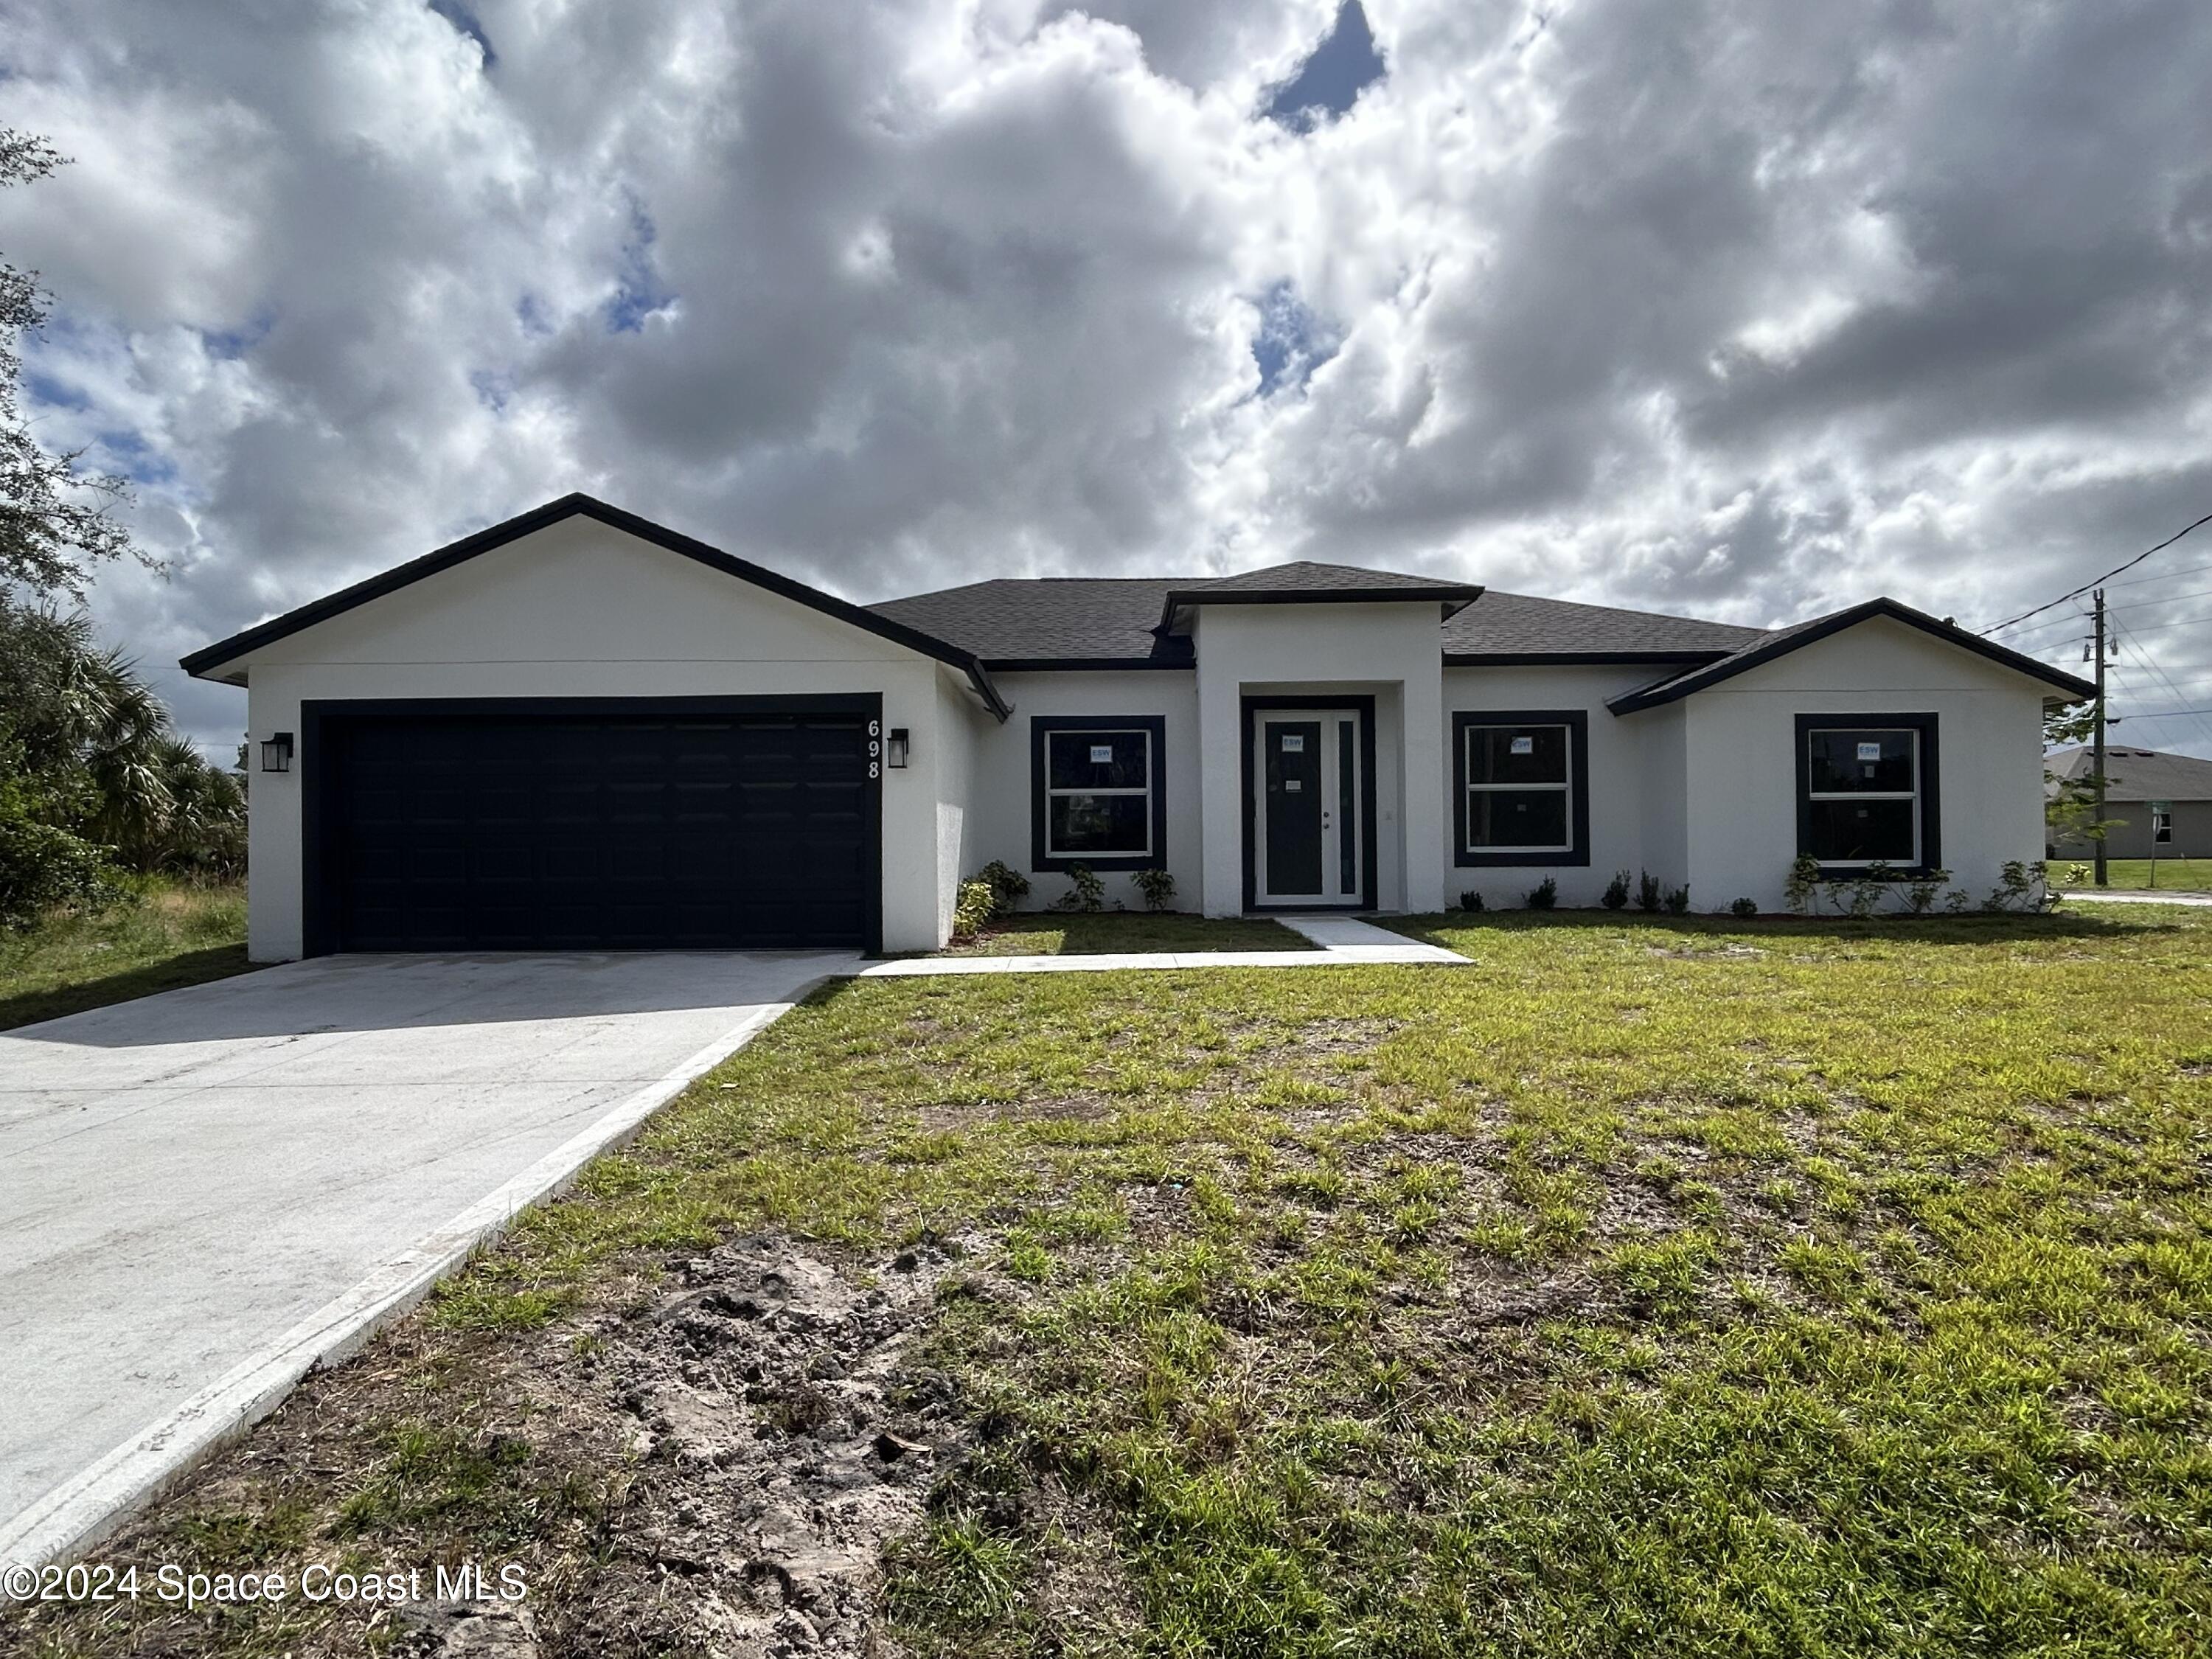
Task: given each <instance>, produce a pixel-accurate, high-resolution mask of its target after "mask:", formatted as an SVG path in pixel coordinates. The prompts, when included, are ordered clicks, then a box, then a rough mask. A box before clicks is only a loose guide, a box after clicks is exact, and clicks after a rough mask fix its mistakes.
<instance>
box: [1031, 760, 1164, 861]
mask: <svg viewBox="0 0 2212 1659" xmlns="http://www.w3.org/2000/svg"><path fill="white" fill-rule="evenodd" d="M1127 737H1139V738H1143V739H1144V740H1145V781H1144V783H1143V784H1142V785H1141V786H1131V785H1127V784H1122V785H1118V786H1116V787H1113V788H1110V789H1108V788H1097V787H1091V786H1088V785H1073V784H1072V785H1068V786H1066V787H1055V786H1054V783H1053V781H1052V745H1053V744H1054V743H1055V742H1056V741H1058V740H1059V739H1060V738H1076V739H1078V740H1079V741H1081V742H1085V743H1093V742H1097V741H1098V740H1099V739H1101V738H1127ZM1159 781H1160V757H1159V755H1158V751H1157V750H1155V748H1154V746H1153V744H1152V729H1151V728H1150V727H1149V726H1081V727H1077V726H1054V727H1052V728H1051V729H1050V730H1048V731H1047V732H1045V734H1044V853H1045V856H1046V857H1047V858H1048V859H1053V860H1066V862H1068V863H1071V864H1080V863H1082V862H1084V861H1085V860H1089V859H1149V858H1156V857H1158V848H1155V847H1154V846H1153V845H1152V819H1153V817H1154V814H1153V811H1152V792H1153V791H1154V790H1155V789H1157V788H1158V787H1159ZM1056 795H1140V796H1142V797H1143V798H1144V802H1145V844H1144V846H1143V847H1141V848H1138V849H1136V850H1134V851H1131V850H1129V849H1127V848H1115V849H1114V850H1113V851H1111V852H1102V851H1100V850H1099V849H1097V848H1087V849H1079V850H1076V851H1073V852H1068V851H1063V850H1062V849H1060V848H1057V847H1054V845H1053V842H1052V822H1053V821H1052V803H1053V798H1054V796H1056Z"/></svg>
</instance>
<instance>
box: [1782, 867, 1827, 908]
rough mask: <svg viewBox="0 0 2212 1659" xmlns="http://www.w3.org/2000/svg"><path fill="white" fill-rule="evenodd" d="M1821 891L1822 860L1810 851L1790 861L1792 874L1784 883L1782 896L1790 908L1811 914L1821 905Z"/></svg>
mask: <svg viewBox="0 0 2212 1659" xmlns="http://www.w3.org/2000/svg"><path fill="white" fill-rule="evenodd" d="M1819 894H1820V860H1818V859H1816V858H1814V856H1813V855H1812V854H1809V853H1808V854H1804V855H1803V856H1802V857H1800V858H1797V859H1796V860H1792V862H1791V863H1790V874H1789V876H1788V877H1787V878H1785V879H1784V882H1783V884H1782V896H1783V897H1784V899H1785V900H1787V901H1788V902H1789V905H1790V908H1791V909H1793V910H1795V911H1796V913H1797V914H1798V915H1801V916H1809V915H1812V914H1813V912H1814V909H1816V908H1818V907H1819Z"/></svg>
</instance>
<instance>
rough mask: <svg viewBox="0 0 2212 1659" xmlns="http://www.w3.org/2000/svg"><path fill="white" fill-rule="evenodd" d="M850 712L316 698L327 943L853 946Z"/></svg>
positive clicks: (854, 766)
mask: <svg viewBox="0 0 2212 1659" xmlns="http://www.w3.org/2000/svg"><path fill="white" fill-rule="evenodd" d="M866 749H867V737H866V717H865V716H863V715H860V714H838V715H834V716H825V715H811V714H808V715H802V714H748V715H746V716H744V717H742V718H733V717H725V716H716V715H708V714H701V715H697V716H690V715H682V714H670V715H665V716H663V715H655V714H628V713H621V714H608V715H606V716H604V717H599V716H592V717H577V716H562V717H559V718H554V717H550V716H547V715H532V714H529V713H528V712H527V711H518V712H515V713H507V712H505V711H502V712H501V713H499V714H416V713H414V712H412V711H407V710H398V711H393V710H389V709H387V710H386V711H380V712H379V713H376V714H360V715H358V716H356V715H349V714H344V713H343V712H333V713H331V714H326V715H325V724H324V727H323V731H322V733H321V736H320V741H319V744H318V766H319V779H320V783H319V788H320V791H321V793H320V796H319V799H321V801H322V803H323V805H322V810H321V813H320V824H319V830H318V834H319V838H320V841H319V844H320V849H321V851H320V857H321V860H322V866H323V872H322V880H321V884H320V887H319V892H320V894H321V899H320V902H321V903H322V905H323V906H324V907H325V913H326V917H327V921H326V924H325V927H323V928H322V929H321V930H320V931H321V933H322V936H323V937H324V938H325V941H326V943H327V946H328V948H333V949H338V950H465V949H475V950H544V949H665V948H671V947H697V948H719V949H732V948H748V947H763V948H764V947H770V946H806V945H847V946H860V945H868V944H870V943H872V938H871V934H872V926H873V916H874V902H875V890H876V886H877V884H878V880H879V875H878V869H877V866H876V852H875V846H876V842H875V835H874V826H873V823H872V818H873V814H874V812H875V811H876V802H875V792H874V788H873V787H872V783H871V782H870V781H869V780H868V778H867V769H868V759H867V754H866Z"/></svg>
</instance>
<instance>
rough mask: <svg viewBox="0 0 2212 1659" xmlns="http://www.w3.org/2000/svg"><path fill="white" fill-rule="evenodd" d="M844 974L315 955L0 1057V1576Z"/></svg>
mask: <svg viewBox="0 0 2212 1659" xmlns="http://www.w3.org/2000/svg"><path fill="white" fill-rule="evenodd" d="M857 966H858V962H857V959H856V958H854V957H851V956H849V955H843V954H815V953H803V952H789V953H783V952H775V953H763V954H757V955H732V954H721V953H715V954H704V953H698V952H685V953H682V954H675V953H670V954H637V955H602V956H581V955H580V956H558V957H517V956H474V957H322V958H319V959H318V960H315V961H312V962H301V963H288V964H286V965H284V966H283V967H278V968H270V969H264V970H263V971H261V972H258V973H253V974H246V975H240V976H239V977H238V978H235V979H228V980H222V981H217V982H216V983H213V984H209V985H200V986H194V987H191V988H189V989H186V990H180V991H171V992H167V993H166V994H162V995H160V996H154V997H148V998H144V999H143V1000H139V1001H136V1002H128V1003H122V1004H118V1005H117V1006H113V1007H109V1008H100V1009H94V1010H93V1011H91V1012H86V1013H82V1014H74V1015H71V1016H70V1017H69V1018H65V1019H58V1020H52V1021H49V1022H47V1023H46V1024H40V1025H31V1026H26V1027H23V1028H21V1029H19V1030H15V1031H11V1032H7V1033H0V1401H4V1402H5V1405H4V1407H0V1565H4V1564H6V1563H7V1562H9V1561H11V1560H17V1559H28V1558H30V1557H32V1556H33V1555H43V1554H46V1553H50V1552H51V1550H52V1549H53V1548H55V1547H67V1546H68V1545H70V1544H73V1543H75V1542H76V1541H77V1538H76V1537H72V1536H68V1535H67V1534H71V1533H72V1531H73V1530H75V1531H77V1532H78V1533H79V1535H81V1528H82V1523H83V1522H85V1520H86V1518H87V1517H97V1516H99V1515H100V1514H102V1513H107V1512H112V1509H113V1506H114V1504H115V1503H116V1502H117V1501H121V1502H125V1503H127V1502H130V1501H135V1499H136V1498H137V1497H138V1496H143V1493H137V1492H133V1491H132V1490H131V1488H132V1486H133V1483H134V1481H137V1480H140V1478H141V1477H143V1476H144V1475H145V1474H147V1473H148V1472H149V1471H156V1472H158V1470H159V1469H160V1468H162V1467H163V1465H164V1460H167V1462H176V1461H177V1460H178V1459H179V1457H184V1456H186V1455H188V1454H190V1453H191V1452H192V1450H193V1449H194V1448H195V1447H197V1449H203V1450H204V1448H205V1444H206V1443H211V1442H210V1441H209V1440H208V1438H207V1437H208V1436H210V1435H214V1436H216V1437H220V1435H221V1434H222V1432H227V1431H228V1430H229V1429H231V1428H233V1427H234V1426H235V1422H234V1421H233V1420H232V1419H237V1418H239V1417H240V1416H241V1415H248V1414H251V1413H254V1412H257V1411H260V1410H265V1409H267V1407H268V1406H269V1405H270V1404H273V1403H274V1400H275V1399H276V1398H281V1397H282V1395H283V1392H284V1390H285V1389H289V1387H290V1385H291V1383H292V1381H294V1380H295V1379H296V1377H297V1376H298V1375H299V1374H300V1373H301V1370H304V1369H305V1368H306V1366H307V1364H309V1363H312V1362H313V1359H314V1358H316V1357H317V1355H318V1353H319V1352H323V1351H325V1350H327V1349H328V1348H330V1347H331V1346H332V1345H334V1344H335V1345H338V1346H343V1345H345V1344H349V1343H351V1342H354V1341H357V1340H360V1336H361V1334H362V1332H363V1331H365V1329H366V1328H368V1318H369V1316H375V1315H377V1314H379V1313H380V1312H388V1311H389V1307H387V1306H386V1304H392V1305H399V1304H404V1302H405V1301H406V1300H408V1299H410V1298H411V1297H413V1296H416V1295H419V1294H420V1293H421V1291H422V1289H424V1288H426V1287H427V1285H428V1283H429V1282H430V1280H431V1279H435V1277H436V1276H437V1273H438V1272H439V1271H441V1269H442V1267H446V1266H450V1265H451V1262H450V1261H448V1260H447V1258H458V1257H460V1256H465V1254H466V1252H467V1250H468V1249H469V1248H470V1247H471V1244H472V1243H474V1242H475V1241H476V1240H477V1238H480V1237H482V1236H483V1234H484V1233H485V1232H486V1231H489V1230H490V1229H492V1228H495V1227H496V1226H497V1225H500V1223H501V1221H503V1219H504V1218H505V1217H506V1215H507V1214H508V1213H511V1212H513V1210H514V1209H517V1208H520V1207H521V1206H523V1205H525V1204H527V1203H529V1202H531V1201H532V1200H534V1199H535V1198H536V1197H538V1196H540V1195H542V1194H543V1193H544V1191H546V1190H550V1189H551V1188H554V1187H556V1186H557V1185H558V1184H559V1183H560V1182H562V1181H565V1180H566V1178H567V1177H568V1175H569V1174H572V1173H573V1172H574V1170H575V1169H576V1168H577V1167H579V1166H580V1164H582V1163H583V1162H584V1161H585V1160H586V1158H589V1157H590V1156H591V1155H592V1152H595V1151H596V1150H598V1148H599V1146H603V1145H605V1144H607V1143H608V1142H609V1141H611V1140H613V1139H619V1138H620V1137H621V1136H622V1135H623V1133H626V1132H627V1131H628V1129H629V1128H631V1127H635V1123H636V1122H637V1121H641V1119H642V1118H643V1117H644V1115H646V1114H647V1113H648V1112H650V1111H651V1110H652V1109H653V1108H654V1107H656V1106H658V1105H659V1104H660V1103H662V1102H663V1101H665V1100H666V1099H667V1098H669V1097H671V1096H672V1095H673V1094H674V1093H675V1092H676V1091H678V1089H680V1088H681V1087H682V1086H683V1085H684V1083H685V1082H688V1081H689V1080H690V1079H691V1078H692V1077H694V1076H696V1075H697V1073H700V1072H702V1071H704V1070H705V1069H707V1067H708V1066H711V1065H713V1064H714V1062H715V1061H717V1060H720V1059H721V1058H722V1057H723V1056H724V1055H725V1054H728V1053H729V1052H731V1050H732V1049H734V1048H737V1047H738V1046H739V1045H741V1044H742V1043H743V1042H744V1041H745V1040H746V1039H747V1038H748V1037H749V1036H750V1035H751V1034H752V1033H753V1032H754V1031H756V1030H760V1029H762V1028H763V1027H764V1026H765V1025H766V1024H768V1023H769V1020H771V1019H773V1018H775V1015H776V1014H777V1013H780V1012H782V1010H783V1009H784V1008H785V1007H787V1006H789V1004H790V1003H791V1001H792V1000H793V999H794V998H795V997H797V996H798V995H799V994H800V993H801V992H803V990H804V989H805V987H807V986H808V985H809V984H811V983H812V982H813V981H817V980H820V979H822V978H823V977H825V976H828V975H835V974H841V973H850V972H851V971H852V970H853V969H854V968H855V967H857ZM488 1195H489V1196H488ZM272 1389H273V1390H274V1392H273V1394H271V1393H270V1390H272ZM264 1395H267V1396H268V1397H267V1398H266V1399H264V1398H263V1396H264ZM195 1402H196V1403H195ZM187 1406H190V1407H191V1409H190V1410H187V1411H186V1412H185V1413H183V1418H184V1419H189V1420H182V1419H179V1417H178V1416H177V1413H179V1407H187ZM134 1446H136V1448H137V1449H136V1451H135V1452H134V1451H133V1450H132V1448H133V1447H134ZM110 1454H114V1456H113V1457H109V1455H110ZM103 1459H106V1464H105V1467H104V1468H103V1467H101V1466H102V1462H103Z"/></svg>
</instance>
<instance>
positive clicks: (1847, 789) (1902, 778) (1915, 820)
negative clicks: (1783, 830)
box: [1797, 714, 1942, 873]
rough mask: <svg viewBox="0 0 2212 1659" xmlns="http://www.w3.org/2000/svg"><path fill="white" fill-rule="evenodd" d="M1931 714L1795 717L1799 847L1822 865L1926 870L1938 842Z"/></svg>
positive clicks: (1936, 856)
mask: <svg viewBox="0 0 2212 1659" xmlns="http://www.w3.org/2000/svg"><path fill="white" fill-rule="evenodd" d="M1936 827H1937V826H1936V717H1935V715H1933V714H1800V715H1799V716H1798V717H1797V851H1798V853H1799V854H1800V855H1801V856H1805V857H1809V858H1811V859H1812V860H1814V861H1815V862H1816V863H1818V864H1819V865H1820V867H1821V868H1822V870H1824V871H1832V872H1837V873H1847V872H1855V871H1859V870H1863V869H1864V868H1866V867H1867V866H1869V865H1872V864H1887V865H1890V866H1893V867H1895V868H1896V869H1897V870H1899V871H1900V872H1905V871H1929V870H1933V869H1935V868H1936V866H1938V865H1939V864H1940V863H1941V862H1942V854H1941V852H1940V850H1939V848H1938V847H1937V844H1936Z"/></svg>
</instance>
